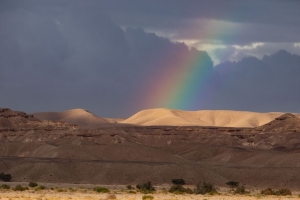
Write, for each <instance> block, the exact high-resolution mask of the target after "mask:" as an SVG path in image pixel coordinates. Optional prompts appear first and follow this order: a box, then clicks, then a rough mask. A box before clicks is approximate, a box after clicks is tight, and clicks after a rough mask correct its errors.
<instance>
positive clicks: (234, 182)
mask: <svg viewBox="0 0 300 200" xmlns="http://www.w3.org/2000/svg"><path fill="white" fill-rule="evenodd" d="M226 185H228V186H229V187H231V188H232V189H233V188H236V187H238V186H239V182H236V181H229V182H227V183H226Z"/></svg>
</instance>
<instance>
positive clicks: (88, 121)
mask: <svg viewBox="0 0 300 200" xmlns="http://www.w3.org/2000/svg"><path fill="white" fill-rule="evenodd" d="M32 114H33V115H34V117H36V118H38V119H41V120H51V121H64V122H66V123H67V124H72V125H73V124H74V125H78V126H79V127H81V128H97V127H101V126H102V125H105V124H108V123H110V122H108V121H107V120H105V119H104V118H102V117H99V116H97V115H94V114H93V113H91V112H89V111H87V110H84V109H72V110H66V111H63V112H38V113H32Z"/></svg>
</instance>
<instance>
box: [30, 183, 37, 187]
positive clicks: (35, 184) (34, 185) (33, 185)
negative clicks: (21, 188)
mask: <svg viewBox="0 0 300 200" xmlns="http://www.w3.org/2000/svg"><path fill="white" fill-rule="evenodd" d="M28 185H29V187H36V186H38V184H37V183H34V182H29V184H28Z"/></svg>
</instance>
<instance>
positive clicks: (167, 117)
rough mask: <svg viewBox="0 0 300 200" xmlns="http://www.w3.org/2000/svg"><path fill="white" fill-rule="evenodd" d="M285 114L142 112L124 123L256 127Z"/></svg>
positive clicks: (156, 110) (160, 109)
mask: <svg viewBox="0 0 300 200" xmlns="http://www.w3.org/2000/svg"><path fill="white" fill-rule="evenodd" d="M283 114H284V113H279V112H276V113H273V112H270V113H258V112H247V111H232V110H199V111H182V110H171V109H163V108H158V109H149V110H142V111H140V112H138V113H136V114H135V115H133V116H131V117H130V118H128V119H126V120H124V121H122V123H128V124H138V125H144V126H153V125H166V126H223V127H256V126H261V125H263V124H266V123H268V122H270V121H271V120H274V119H275V118H276V117H279V116H280V115H283Z"/></svg>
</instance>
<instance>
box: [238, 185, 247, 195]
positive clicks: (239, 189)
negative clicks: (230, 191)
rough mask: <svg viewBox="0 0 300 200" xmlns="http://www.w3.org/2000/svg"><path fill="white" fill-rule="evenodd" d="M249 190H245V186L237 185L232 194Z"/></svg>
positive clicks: (245, 192) (244, 192)
mask: <svg viewBox="0 0 300 200" xmlns="http://www.w3.org/2000/svg"><path fill="white" fill-rule="evenodd" d="M247 193H249V192H247V191H246V188H245V186H243V185H242V186H238V187H237V188H236V189H235V191H234V194H247Z"/></svg>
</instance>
